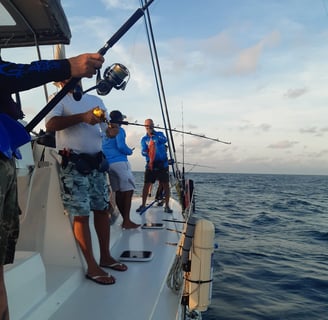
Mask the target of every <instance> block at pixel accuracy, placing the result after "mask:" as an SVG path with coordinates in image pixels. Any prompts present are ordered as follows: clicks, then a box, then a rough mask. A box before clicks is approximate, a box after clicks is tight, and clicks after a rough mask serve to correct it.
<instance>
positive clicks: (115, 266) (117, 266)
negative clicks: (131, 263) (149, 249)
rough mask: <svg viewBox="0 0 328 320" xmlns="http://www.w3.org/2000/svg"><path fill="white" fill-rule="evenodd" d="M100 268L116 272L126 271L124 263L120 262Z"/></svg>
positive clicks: (101, 265) (103, 265)
mask: <svg viewBox="0 0 328 320" xmlns="http://www.w3.org/2000/svg"><path fill="white" fill-rule="evenodd" d="M100 267H102V268H109V269H113V270H116V271H122V272H123V271H126V270H128V267H127V266H126V265H125V264H124V263H120V262H115V263H112V264H100Z"/></svg>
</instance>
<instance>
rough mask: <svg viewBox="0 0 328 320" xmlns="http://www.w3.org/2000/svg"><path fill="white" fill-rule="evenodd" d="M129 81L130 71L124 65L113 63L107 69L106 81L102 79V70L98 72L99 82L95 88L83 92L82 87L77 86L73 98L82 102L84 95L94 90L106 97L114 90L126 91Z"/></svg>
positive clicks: (105, 73)
mask: <svg viewBox="0 0 328 320" xmlns="http://www.w3.org/2000/svg"><path fill="white" fill-rule="evenodd" d="M129 80H130V72H129V70H128V69H127V68H126V67H125V66H124V65H123V64H120V63H113V64H112V65H111V66H109V67H107V68H106V69H105V71H104V79H101V74H100V70H99V69H98V70H97V80H96V85H95V86H93V87H91V88H89V89H87V90H85V91H82V88H81V86H79V85H77V86H76V87H75V88H74V92H73V97H74V99H75V100H76V101H80V100H81V99H82V95H83V94H84V93H87V92H89V91H91V90H94V89H96V90H97V94H98V95H100V96H105V95H107V94H108V93H109V92H110V91H111V90H112V88H115V89H116V90H120V89H121V90H124V89H125V87H126V84H127V83H128V81H129Z"/></svg>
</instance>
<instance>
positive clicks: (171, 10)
mask: <svg viewBox="0 0 328 320" xmlns="http://www.w3.org/2000/svg"><path fill="white" fill-rule="evenodd" d="M61 3H62V6H63V8H64V10H65V12H66V15H67V19H68V21H69V24H70V27H71V32H72V39H71V44H70V45H69V46H66V55H67V57H70V56H74V55H77V54H80V53H84V52H95V51H98V50H99V49H100V48H101V47H102V46H103V45H104V44H105V43H106V41H107V40H108V39H109V38H110V37H111V36H112V35H113V34H114V33H115V32H116V31H117V30H118V29H119V28H120V27H121V26H122V25H123V24H124V23H125V21H126V20H127V19H128V18H129V17H130V16H131V15H132V14H133V13H134V11H135V10H136V9H137V8H138V7H140V1H138V0H124V1H123V0H93V1H87V0H79V1H75V0H62V1H61ZM149 11H150V15H151V19H152V27H153V32H154V37H155V41H156V48H157V53H158V57H159V63H160V66H161V73H162V79H163V83H164V90H165V97H166V102H167V106H168V110H169V114H170V123H171V126H172V128H175V129H178V130H184V131H186V132H191V133H195V134H202V135H205V136H206V137H210V138H218V139H219V140H223V141H227V142H231V144H223V143H219V142H214V141H212V140H209V139H205V138H199V137H195V136H192V135H182V134H177V133H175V134H174V135H173V136H174V141H175V149H176V157H177V160H178V161H179V162H181V161H183V159H184V161H185V170H186V172H222V173H225V172H226V173H260V174H262V173H273V174H324V175H327V174H328V143H327V140H328V107H327V104H328V90H327V83H328V59H327V56H328V0H311V1H309V0H203V1H195V0H154V1H153V3H152V4H151V5H150V6H149ZM23 50H24V54H22V49H7V50H2V51H1V54H2V57H3V59H5V60H6V59H7V60H11V61H15V62H29V61H32V60H36V59H37V56H36V51H35V49H33V48H32V49H25V48H24V49H23ZM41 54H42V58H44V59H51V58H52V55H53V49H52V48H51V47H42V48H41ZM105 59H106V61H105V63H104V68H103V70H104V69H105V67H107V66H110V65H111V64H113V63H121V64H123V65H124V66H126V67H127V68H128V69H129V71H130V80H129V82H128V83H127V86H126V89H125V90H124V91H122V90H114V89H113V90H112V91H111V92H110V93H109V94H108V95H107V96H104V97H102V99H103V101H104V102H105V105H106V106H107V108H108V109H109V110H113V109H118V110H120V111H121V112H122V113H123V114H125V115H126V116H127V120H128V121H129V122H132V123H139V124H143V122H144V120H145V119H146V118H152V119H153V120H154V122H155V124H156V125H158V126H163V120H162V117H161V111H160V104H159V100H158V96H157V89H156V83H155V80H154V73H153V70H152V64H151V59H150V54H149V49H148V42H147V38H146V32H145V26H144V21H143V19H140V20H139V21H138V22H137V23H136V24H135V25H134V26H132V28H131V29H130V30H129V31H128V32H127V33H126V34H125V35H124V36H123V37H122V38H121V39H120V40H119V41H118V42H117V43H116V44H115V45H114V46H113V47H112V48H110V50H109V51H108V52H107V54H106V55H105ZM82 84H83V88H84V89H87V88H89V87H91V86H93V85H95V78H93V79H87V80H83V82H82ZM47 87H48V91H49V93H53V92H55V90H56V89H55V87H54V86H53V85H52V84H49V85H48V86H47ZM40 90H41V89H40ZM94 93H95V92H94ZM22 100H23V101H25V102H24V104H23V108H24V112H25V114H26V120H27V121H30V120H31V119H32V118H33V116H34V115H35V114H36V113H37V112H38V111H39V110H40V109H41V108H42V107H43V106H44V105H45V98H44V96H43V91H42V90H41V91H39V92H38V93H37V94H36V93H35V92H34V93H32V92H26V93H23V95H22ZM42 127H44V124H43V123H41V124H40V126H39V127H37V129H39V128H42ZM124 128H125V130H126V133H127V143H128V145H129V146H131V147H135V151H134V154H133V155H132V156H131V157H129V161H130V162H131V165H132V169H133V170H136V171H142V170H143V169H144V158H143V157H142V156H141V154H140V139H141V137H142V136H143V135H144V133H145V130H144V128H143V127H138V126H133V125H129V126H125V127H124Z"/></svg>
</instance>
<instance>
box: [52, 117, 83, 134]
mask: <svg viewBox="0 0 328 320" xmlns="http://www.w3.org/2000/svg"><path fill="white" fill-rule="evenodd" d="M81 122H84V117H83V113H78V114H73V115H71V116H55V117H53V118H51V119H50V120H49V121H48V122H47V123H46V129H47V131H52V132H54V131H60V130H64V129H66V128H69V127H71V126H74V125H76V124H78V123H81Z"/></svg>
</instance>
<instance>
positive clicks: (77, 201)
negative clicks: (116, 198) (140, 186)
mask: <svg viewBox="0 0 328 320" xmlns="http://www.w3.org/2000/svg"><path fill="white" fill-rule="evenodd" d="M60 180H61V182H62V193H61V195H62V200H63V205H64V208H65V211H67V212H68V213H69V214H70V215H72V216H89V215H90V211H93V210H100V211H102V210H107V209H108V206H109V188H108V182H107V176H106V172H99V171H98V170H92V171H91V172H90V173H89V174H87V175H83V174H81V173H79V172H78V171H77V170H76V169H75V164H74V163H72V162H69V163H68V165H67V167H66V168H65V169H63V168H61V169H60Z"/></svg>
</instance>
